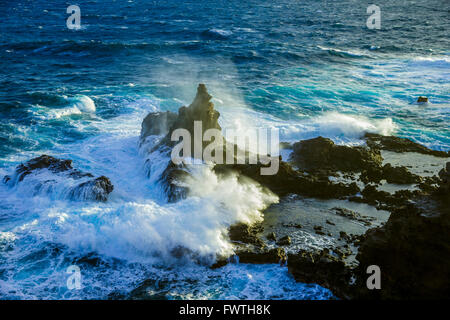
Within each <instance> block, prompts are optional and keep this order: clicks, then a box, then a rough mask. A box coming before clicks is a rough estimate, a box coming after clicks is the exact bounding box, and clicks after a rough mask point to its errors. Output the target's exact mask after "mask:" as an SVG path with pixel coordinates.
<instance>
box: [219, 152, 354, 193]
mask: <svg viewBox="0 0 450 320" xmlns="http://www.w3.org/2000/svg"><path fill="white" fill-rule="evenodd" d="M260 168H261V165H259V164H253V165H252V164H234V165H216V166H215V167H214V170H215V172H216V173H218V174H227V173H229V172H230V171H234V172H237V173H239V174H242V175H244V176H246V177H249V178H252V179H253V180H255V181H257V182H259V183H260V184H261V185H263V186H264V187H267V188H268V189H269V190H270V191H272V192H274V193H275V194H277V195H279V196H285V195H288V194H291V193H295V194H301V195H305V196H310V197H317V198H341V197H345V196H349V195H354V194H356V193H358V192H359V191H360V190H359V188H358V186H357V185H356V183H350V184H344V183H333V182H331V181H330V180H329V179H328V177H323V176H315V175H307V174H304V173H303V172H301V171H298V170H295V169H294V168H292V166H291V165H290V164H289V163H287V162H284V161H281V160H280V165H279V170H278V172H277V173H276V174H274V175H261V174H260Z"/></svg>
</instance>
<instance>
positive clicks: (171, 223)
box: [0, 0, 450, 299]
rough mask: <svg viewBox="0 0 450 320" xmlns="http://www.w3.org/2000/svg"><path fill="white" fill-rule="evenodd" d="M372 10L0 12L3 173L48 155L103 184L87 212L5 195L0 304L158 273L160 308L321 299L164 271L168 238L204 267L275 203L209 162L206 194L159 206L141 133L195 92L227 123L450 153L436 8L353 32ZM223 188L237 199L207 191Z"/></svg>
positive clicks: (415, 5)
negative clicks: (190, 302)
mask: <svg viewBox="0 0 450 320" xmlns="http://www.w3.org/2000/svg"><path fill="white" fill-rule="evenodd" d="M369 4H371V2H370V1H356V0H345V1H333V2H323V1H322V2H320V1H312V0H307V1H301V2H293V1H284V0H282V1H277V2H273V1H253V0H251V1H246V2H237V1H234V0H231V1H230V0H229V1H208V2H204V1H183V2H179V1H175V0H173V1H172V0H170V1H164V2H163V1H152V2H149V1H114V2H112V3H111V4H110V5H108V6H105V5H104V3H102V2H100V1H78V5H79V6H80V8H81V14H82V22H81V24H82V28H81V30H78V31H73V30H68V29H67V28H66V26H65V23H66V18H67V16H68V15H67V14H66V4H65V3H62V2H60V1H54V0H50V1H24V0H19V1H14V2H10V1H8V2H5V1H4V2H2V3H0V12H1V16H2V22H1V25H0V30H1V32H0V70H2V71H1V73H0V84H1V88H2V90H0V175H4V174H10V173H11V172H12V171H13V169H14V167H15V166H16V165H17V164H18V163H20V162H22V161H25V160H27V159H29V158H31V157H33V156H37V155H40V154H42V153H47V154H51V155H54V156H57V157H62V158H69V159H73V160H74V166H75V167H77V168H79V169H82V170H86V171H90V172H92V173H94V174H95V175H96V176H98V175H106V176H108V177H109V178H111V180H112V182H113V184H114V186H115V190H114V191H113V193H112V194H111V195H110V201H108V202H107V203H105V204H97V203H83V202H73V201H67V200H65V199H64V198H59V197H58V196H57V195H56V196H52V195H48V194H38V195H36V196H31V195H30V193H31V191H30V190H27V186H24V187H18V188H13V189H8V188H6V186H4V185H0V198H1V202H0V232H1V233H0V297H1V298H8V299H9V298H66V299H70V298H106V297H107V296H108V294H110V293H111V292H114V291H117V290H118V291H121V292H128V291H130V290H132V289H133V288H134V287H135V286H136V285H137V284H138V283H139V282H140V281H142V280H144V279H146V278H151V277H156V278H158V277H160V279H162V280H167V279H170V280H168V284H167V285H166V286H164V288H160V287H157V286H155V292H156V294H161V296H164V297H168V298H193V297H197V298H214V299H216V298H234V297H238V298H255V299H268V298H296V299H301V298H305V299H309V298H312V299H313V298H316V299H321V298H329V297H330V294H329V292H328V291H327V290H325V289H323V288H320V287H317V286H307V285H303V284H299V283H295V281H294V280H293V279H292V277H290V276H289V275H288V274H287V271H286V269H285V268H280V267H278V266H273V265H268V266H250V265H233V266H227V267H225V269H224V270H221V269H219V270H215V271H211V270H208V269H207V268H206V267H204V266H198V265H197V266H196V265H192V266H189V267H187V266H186V264H185V262H183V263H180V262H179V261H173V259H172V258H171V257H170V254H169V252H170V251H171V250H172V249H173V248H176V247H177V246H179V245H185V246H187V247H188V248H189V249H191V250H193V251H195V252H198V253H200V254H201V255H202V256H203V257H205V259H206V260H208V259H211V257H212V256H214V254H215V253H226V254H229V253H230V250H231V249H230V244H229V243H228V241H227V240H226V237H225V235H224V233H225V230H226V228H227V227H228V226H229V225H230V224H231V223H233V222H236V221H254V220H258V219H261V216H260V212H261V209H262V208H264V207H265V206H267V205H268V204H269V203H271V202H273V201H275V200H274V199H271V198H270V197H267V195H264V194H262V193H260V192H259V191H258V190H257V188H256V187H255V186H252V185H250V186H249V185H247V186H239V185H236V182H235V181H233V180H229V181H216V180H215V178H214V176H213V175H211V174H210V173H209V171H208V170H207V169H204V171H201V172H199V173H198V177H200V178H204V179H208V180H207V181H208V182H209V183H210V185H211V186H214V188H211V190H208V191H209V193H207V194H206V195H205V196H203V197H202V196H194V197H192V198H190V199H187V200H185V201H181V202H180V203H177V204H167V203H166V201H165V198H164V195H163V194H162V192H161V190H160V188H159V186H158V185H157V183H156V178H155V177H153V178H152V177H150V179H148V178H147V177H146V172H145V168H144V157H143V155H142V154H139V149H138V135H139V130H140V124H141V121H142V119H143V117H144V116H145V115H146V114H147V113H148V112H150V111H157V110H171V111H176V110H177V109H178V108H179V107H180V106H181V105H183V104H188V103H190V101H191V100H192V98H193V96H194V94H195V88H196V86H197V84H198V83H199V82H204V83H206V84H207V87H208V90H209V92H210V93H211V94H212V96H213V97H214V100H213V101H214V103H215V105H216V107H217V109H218V110H219V111H220V112H221V118H220V123H221V125H222V126H223V127H225V128H228V127H231V128H235V129H238V130H245V129H246V128H248V127H249V125H251V126H256V127H262V128H266V127H277V128H279V129H280V138H281V140H282V141H297V140H299V139H304V138H312V137H316V136H317V135H323V136H326V137H330V138H332V139H333V140H335V141H336V142H338V143H347V144H354V143H360V140H359V138H360V136H361V135H362V134H363V133H364V132H378V133H382V134H396V135H399V136H403V137H409V138H411V139H413V140H415V141H417V142H420V143H423V144H425V145H427V146H429V147H431V148H433V149H436V150H449V149H450V128H449V126H448V123H449V121H450V112H449V111H450V84H449V79H450V55H449V54H450V53H449V51H448V48H449V47H450V42H449V41H450V40H449V39H450V37H449V34H448V30H450V19H449V14H448V12H449V9H450V8H449V4H448V3H447V2H445V1H444V2H443V1H438V0H427V1H426V0H417V1H414V2H410V1H395V2H393V1H387V0H383V1H378V3H377V4H378V5H379V6H380V7H381V10H382V29H381V30H377V31H375V30H368V29H367V27H366V25H365V22H366V19H367V17H368V14H367V13H366V8H367V7H368V5H369ZM419 95H426V96H428V97H429V98H430V102H429V103H428V104H427V105H418V104H416V103H415V101H416V99H417V97H418V96H419ZM156 160H158V159H156ZM158 161H161V163H156V166H157V167H158V166H159V167H161V166H162V165H163V163H164V161H165V160H164V159H159V160H158ZM231 187H233V188H240V189H239V192H236V193H232V192H231V193H229V194H226V193H225V194H224V193H223V192H220V191H221V190H225V189H230V190H232V189H231ZM255 188H256V189H255ZM202 192H204V190H202V189H201V188H200V189H199V190H198V193H199V194H202ZM250 194H251V196H249V195H250ZM235 198H236V199H235ZM231 203H238V204H239V205H231ZM221 204H225V207H224V206H221ZM257 209H259V210H257ZM87 254H94V255H95V256H96V257H98V258H99V259H100V260H99V261H101V263H100V265H98V266H92V265H90V264H82V265H81V267H82V268H81V269H82V274H83V279H84V280H83V289H82V290H78V291H77V290H72V291H69V290H67V288H66V283H65V281H66V279H67V276H68V275H67V274H66V273H65V270H66V268H67V266H69V265H71V264H73V263H74V261H77V259H80V258H81V257H83V256H86V255H87ZM155 270H157V271H155ZM202 273H205V274H207V276H205V278H202V279H198V277H199V276H198V274H202ZM174 277H176V280H174ZM267 281H269V282H270V283H271V285H270V286H267V284H266V282H267ZM179 283H181V284H183V285H182V286H185V285H186V283H190V285H189V286H187V287H186V288H184V289H180V288H181V287H182V286H179V285H178V284H179Z"/></svg>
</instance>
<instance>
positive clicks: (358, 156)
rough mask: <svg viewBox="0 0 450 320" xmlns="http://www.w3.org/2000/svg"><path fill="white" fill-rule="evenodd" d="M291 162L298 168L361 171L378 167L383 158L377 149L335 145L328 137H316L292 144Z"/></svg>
mask: <svg viewBox="0 0 450 320" xmlns="http://www.w3.org/2000/svg"><path fill="white" fill-rule="evenodd" d="M291 159H292V162H293V163H295V164H296V165H297V166H298V167H299V168H301V169H304V170H308V171H314V170H327V169H328V170H332V171H344V172H345V171H353V172H354V171H363V170H366V169H367V168H371V167H379V166H380V165H381V162H382V161H383V158H382V157H381V154H380V152H379V151H378V150H377V149H370V148H366V147H347V146H339V145H335V144H334V142H333V141H331V140H330V139H328V138H323V137H317V138H314V139H310V140H302V141H300V142H297V143H295V144H294V152H293V153H292V158H291Z"/></svg>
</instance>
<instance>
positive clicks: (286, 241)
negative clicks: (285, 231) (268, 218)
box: [277, 236, 292, 246]
mask: <svg viewBox="0 0 450 320" xmlns="http://www.w3.org/2000/svg"><path fill="white" fill-rule="evenodd" d="M291 243H292V240H291V237H289V236H284V237H282V238H280V240H278V241H277V245H279V246H288V245H290V244H291Z"/></svg>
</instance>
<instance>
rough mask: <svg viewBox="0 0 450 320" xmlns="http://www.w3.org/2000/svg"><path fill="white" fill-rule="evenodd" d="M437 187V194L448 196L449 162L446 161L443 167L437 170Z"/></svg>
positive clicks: (449, 195) (449, 185) (449, 181)
mask: <svg viewBox="0 0 450 320" xmlns="http://www.w3.org/2000/svg"><path fill="white" fill-rule="evenodd" d="M438 175H439V178H440V179H441V180H440V181H439V189H438V194H440V195H443V196H447V197H449V198H450V162H447V163H446V165H445V168H444V169H442V170H441V171H439V174H438Z"/></svg>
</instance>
